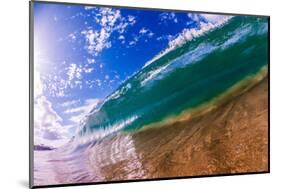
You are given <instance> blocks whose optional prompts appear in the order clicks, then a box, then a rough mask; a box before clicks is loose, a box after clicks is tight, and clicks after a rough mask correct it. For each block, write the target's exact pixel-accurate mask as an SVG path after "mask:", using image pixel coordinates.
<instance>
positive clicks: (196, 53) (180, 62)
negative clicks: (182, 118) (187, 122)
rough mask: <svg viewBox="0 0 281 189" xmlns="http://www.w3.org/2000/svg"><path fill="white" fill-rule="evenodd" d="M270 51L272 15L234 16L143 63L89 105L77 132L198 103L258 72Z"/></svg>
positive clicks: (125, 124)
mask: <svg viewBox="0 0 281 189" xmlns="http://www.w3.org/2000/svg"><path fill="white" fill-rule="evenodd" d="M151 45H153V44H151ZM268 54H269V53H268V19H267V18H265V17H259V18H258V17H250V16H237V17H233V18H232V19H230V20H229V21H228V22H227V23H225V24H224V25H223V26H221V27H217V28H215V29H213V30H211V31H209V32H207V33H205V34H204V35H202V36H200V37H195V38H193V39H192V40H190V41H187V42H186V43H185V44H184V45H182V46H181V47H178V48H175V49H174V50H172V51H170V52H169V53H167V54H165V55H164V56H162V57H161V58H159V59H157V60H155V61H154V62H152V63H151V64H150V65H148V66H146V67H144V68H143V69H141V70H140V71H139V72H138V73H136V74H135V75H134V76H132V77H131V78H130V79H128V80H127V81H126V82H124V83H123V84H122V85H121V86H120V87H119V88H118V89H117V90H116V91H115V92H114V93H113V94H111V95H110V96H109V97H107V98H106V99H105V101H104V102H103V103H102V104H100V106H98V107H97V108H95V109H94V110H92V111H91V113H90V115H89V116H88V117H87V119H86V120H85V122H84V123H83V124H84V125H83V129H82V130H81V131H80V133H79V134H80V135H85V134H89V133H90V134H91V133H92V134H95V133H98V134H99V135H100V136H105V135H107V134H110V133H113V132H117V131H120V130H125V131H132V130H136V129H139V128H142V127H143V126H144V125H148V124H151V123H156V122H159V121H161V120H163V119H165V118H167V117H168V116H172V115H178V114H179V113H181V112H182V111H184V110H186V109H189V108H195V107H197V106H199V105H201V104H202V103H205V102H208V101H210V100H212V99H213V98H214V97H216V96H218V95H220V94H223V93H224V92H225V91H226V90H227V89H229V88H230V87H232V86H233V85H234V84H236V83H238V82H239V81H241V80H243V79H244V78H245V77H247V76H251V75H254V74H256V73H257V72H258V71H259V70H260V69H261V68H262V67H263V66H265V65H267V64H268ZM132 62H133V60H132Z"/></svg>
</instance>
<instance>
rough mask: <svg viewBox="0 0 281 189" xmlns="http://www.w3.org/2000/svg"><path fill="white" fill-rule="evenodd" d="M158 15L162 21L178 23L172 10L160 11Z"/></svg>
mask: <svg viewBox="0 0 281 189" xmlns="http://www.w3.org/2000/svg"><path fill="white" fill-rule="evenodd" d="M159 16H160V20H161V21H162V22H165V23H166V22H167V21H172V22H174V23H178V18H177V16H176V14H175V13H174V12H164V13H161V14H160V15H159Z"/></svg>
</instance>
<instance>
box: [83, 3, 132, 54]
mask: <svg viewBox="0 0 281 189" xmlns="http://www.w3.org/2000/svg"><path fill="white" fill-rule="evenodd" d="M98 10H99V11H98V13H96V22H97V23H98V24H99V25H100V29H97V28H98V27H97V28H95V29H94V30H93V29H87V30H83V31H82V32H81V34H82V35H84V36H85V39H86V49H87V51H88V53H90V54H92V55H93V56H97V55H99V53H100V52H102V50H103V49H107V48H110V47H111V45H112V44H111V42H110V41H109V38H110V36H111V34H112V33H113V32H115V31H117V32H119V33H124V32H125V31H126V29H127V27H128V26H131V25H134V24H135V22H136V20H135V17H133V16H127V17H122V16H121V13H120V10H114V9H111V8H99V9H98Z"/></svg>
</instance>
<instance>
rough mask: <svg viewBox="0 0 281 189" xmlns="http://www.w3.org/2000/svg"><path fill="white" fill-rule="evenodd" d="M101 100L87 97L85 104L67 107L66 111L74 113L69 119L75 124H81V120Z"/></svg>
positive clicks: (66, 112)
mask: <svg viewBox="0 0 281 189" xmlns="http://www.w3.org/2000/svg"><path fill="white" fill-rule="evenodd" d="M99 102H100V100H99V99H97V98H94V99H87V100H85V102H84V104H83V105H81V106H77V107H74V108H70V109H67V110H65V111H64V113H65V114H72V116H71V117H70V119H69V120H70V121H72V122H73V123H75V124H79V123H80V122H81V120H82V119H83V118H84V117H85V116H86V115H87V114H88V113H89V112H90V111H91V110H92V109H93V108H95V107H96V106H97V105H98V103H99Z"/></svg>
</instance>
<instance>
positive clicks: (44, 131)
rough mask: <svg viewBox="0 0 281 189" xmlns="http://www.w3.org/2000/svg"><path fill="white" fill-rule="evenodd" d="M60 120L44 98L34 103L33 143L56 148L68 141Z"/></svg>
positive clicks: (41, 97) (39, 98) (50, 104)
mask: <svg viewBox="0 0 281 189" xmlns="http://www.w3.org/2000/svg"><path fill="white" fill-rule="evenodd" d="M61 122H62V118H61V117H60V116H59V115H58V114H57V112H56V111H55V110H54V109H53V108H52V103H51V102H50V101H48V99H47V98H46V97H45V96H43V95H42V96H40V97H38V98H37V99H35V101H34V143H35V144H36V145H39V144H44V145H46V146H51V147H58V145H62V144H64V143H65V142H67V141H68V132H67V130H66V129H65V128H64V127H63V126H62V125H61Z"/></svg>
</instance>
